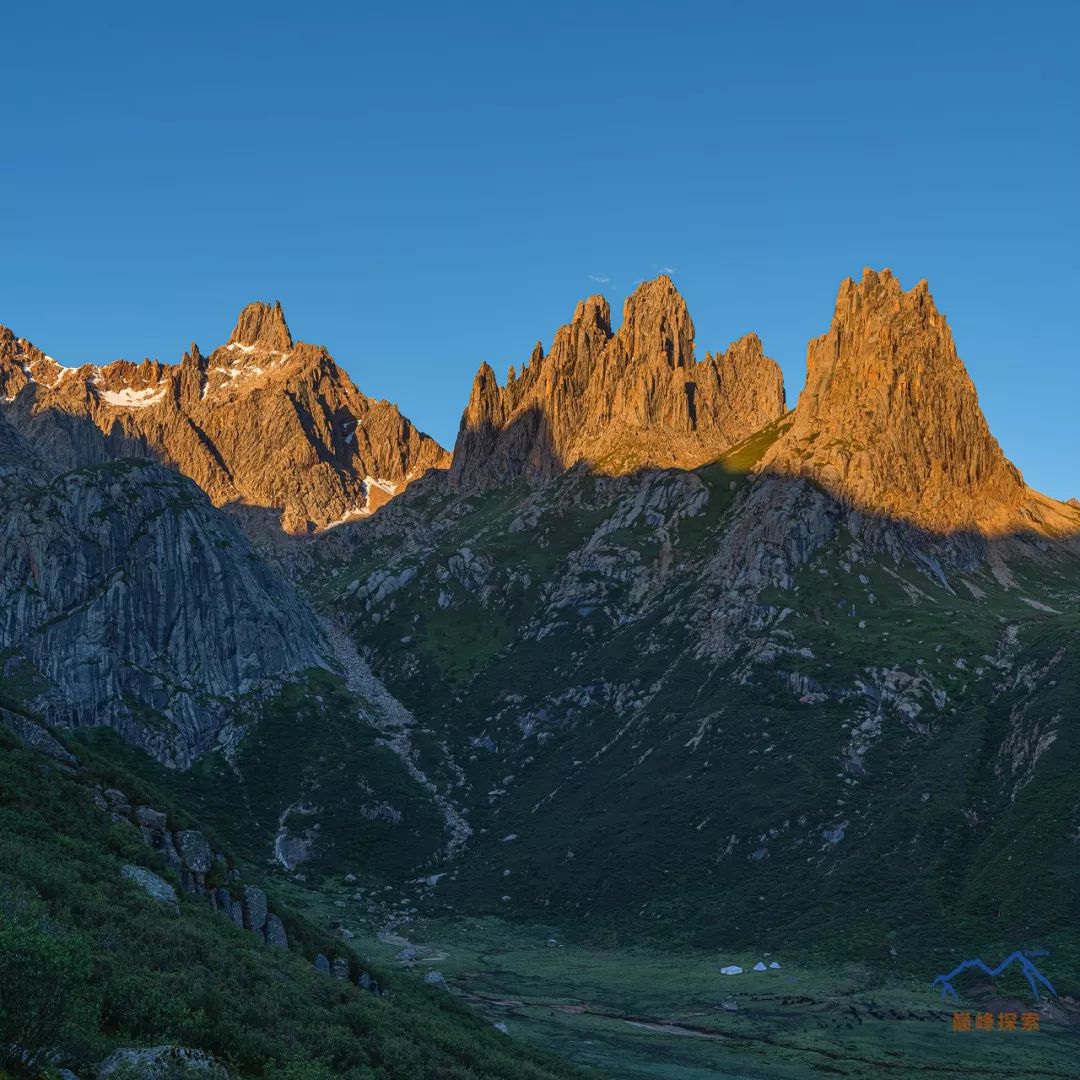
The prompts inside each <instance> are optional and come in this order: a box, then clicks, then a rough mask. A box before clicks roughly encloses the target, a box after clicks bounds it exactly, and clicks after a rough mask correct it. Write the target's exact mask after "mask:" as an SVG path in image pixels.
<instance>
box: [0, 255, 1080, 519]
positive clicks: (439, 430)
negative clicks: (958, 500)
mask: <svg viewBox="0 0 1080 1080" xmlns="http://www.w3.org/2000/svg"><path fill="white" fill-rule="evenodd" d="M672 270H673V268H663V269H662V272H661V273H660V274H658V275H657V277H656V279H655V280H656V281H662V280H666V281H669V282H670V284H671V285H672V287H673V289H674V292H675V295H676V296H677V297H679V298H680V302H681V298H682V293H681V290H680V289H679V287H678V284H677V282H674V281H672V280H671V277H670V275H669V273H668V271H672ZM863 272H864V273H867V272H870V271H869V268H866V267H864V270H863ZM883 273H884V274H886V275H890V274H891V273H892V272H891V270H889V269H885V270H883ZM856 280H857V278H856ZM926 283H927V278H926V277H925V276H923V277H921V278H919V284H920V286H922V285H925V284H926ZM591 284H593V285H594V286H596V287H595V288H594V289H592V290H589V291H588V292H583V293H582V296H581V297H580V298H579V300H578V301H577V303H578V308H579V310H580V308H581V305H582V304H583V303H593V302H596V301H599V302H601V303H603V304H608V298H607V293H608V292H611V291H612V289H611V283H610V282H604V283H599V282H595V281H594V282H592V283H591ZM648 284H650V282H649V281H648V280H642V281H637V282H635V283H634V286H635V288H634V292H635V293H636V292H638V291H639V290H640V288H641V287H642V286H645V285H648ZM914 285H915V282H913V281H912V282H910V283H909V287H911V286H914ZM628 295H630V294H628ZM286 308H287V305H286V304H283V303H282V302H281V300H280V299H278V298H276V297H274V298H259V299H257V300H252V301H250V302H249V303H247V304H246V305H245V306H244V307H243V310H242V311H241V314H240V320H241V323H242V322H243V320H244V319H245V318H246V317H247V313H248V312H255V311H257V310H258V309H264V310H265V311H267V312H270V311H271V310H273V311H276V312H277V317H278V318H279V319H280V321H281V324H282V326H283V327H284V330H283V332H284V334H285V335H286V336H288V335H289V333H290V331H289V327H288V326H286V325H285V323H284V320H285V314H284V312H285V309H286ZM608 310H609V311H610V314H609V315H607V316H606V318H607V321H608V322H609V324H610V331H608V332H609V333H611V334H613V335H618V333H619V331H620V329H621V327H622V324H623V319H622V318H621V317H619V315H618V314H617V313H618V312H619V311H621V305H618V306H616V307H614V308H611V305H609V304H608ZM945 310H946V316H947V315H948V312H947V309H945ZM227 322H228V320H225V322H223V324H222V325H227ZM950 324H951V320H950ZM0 325H5V324H3V322H2V321H0ZM6 325H8V326H11V327H12V328H13V330H15V329H16V328H17V327H18V326H19V325H20V324H19V323H18V322H16V321H15V320H12V321H11V322H9V323H7V324H6ZM240 325H241V324H239V323H238V325H237V328H236V329H235V330H234V332H233V334H232V335H231V336H230V337H229V339H228V341H229V343H230V344H229V345H228V346H227V347H229V348H232V349H235V348H237V347H238V346H237V344H235V343H236V342H238V341H239V337H238V336H237V335H238V333H239V329H240ZM693 329H694V327H693V325H691V331H693ZM823 330H824V326H822V327H820V328H819V329H818V330H816V331H815V332H814V333H812V334H811V335H809V336H808V338H807V342H808V344H807V346H806V348H807V349H810V348H812V346H813V342H814V340H815V339H816V338H817V337H818V336H819V334H820V333H821V332H822V331H823ZM271 332H272V331H271ZM241 336H242V335H241ZM249 336H250V335H249ZM741 336H742V337H746V336H749V337H753V338H755V339H757V338H758V334H757V333H756V331H755V328H753V327H749V328H747V331H746V333H745V334H744V335H741ZM220 337H222V335H221V334H220V332H219V333H218V334H217V335H216V336H215V335H212V336H211V337H209V338H207V339H206V340H216V339H217V338H220ZM314 337H315V340H319V339H318V338H317V336H314ZM553 337H554V331H553V330H551V329H550V328H549V330H548V331H547V333H546V336H545V335H541V336H540V338H539V340H538V341H536V343H535V345H534V351H535V349H536V348H539V349H541V351H542V352H544V351H548V350H549V349H550V348H551V345H552V342H553ZM296 339H297V341H298V342H302V341H303V340H306V339H303V338H301V337H300V336H297V337H296ZM697 339H698V343H699V347H698V349H697V359H698V361H699V362H700V361H703V360H704V359H705V358H706V352H707V351H708V350H710V349H715V348H716V347H719V346H720V344H721V342H719V341H717V340H716V339H715V338H713V337H712V336H711V335H710V334H709V333H707V332H706V333H702V332H701V331H700V329H699V330H698V332H697ZM18 340H22V341H26V342H27V343H28V344H32V345H34V346H36V347H37V348H38V349H40V351H41V352H43V353H44V354H45V356H46V358H47V359H48V360H51V361H54V362H55V363H56V364H57V365H59V367H60V368H66V369H68V370H71V371H75V370H78V368H80V367H83V366H85V365H91V366H93V367H94V368H96V369H100V368H109V369H110V370H113V368H112V365H117V366H132V365H138V364H147V363H149V364H151V365H154V364H157V365H164V366H166V367H168V365H171V364H177V363H179V360H180V355H181V354H182V355H183V357H184V360H185V362H186V361H187V358H188V352H189V349H196V355H198V354H197V345H198V339H197V338H196V339H192V340H191V345H190V347H189V349H182V350H178V354H177V358H176V359H175V360H173V359H169V358H168V357H167V356H166V357H161V356H150V355H147V356H145V357H143V358H141V359H138V360H137V359H136V358H135V357H134V356H129V357H116V358H113V359H110V360H101V359H90V358H86V355H87V351H88V350H86V349H79V350H76V352H77V354H78V355H79V356H81V357H84V359H80V360H78V361H74V360H73V359H72V358H71V357H65V356H64V355H61V354H60V350H58V349H56V348H55V346H52V345H51V344H49V343H46V344H45V345H44V346H43V345H42V339H41V338H40V337H35V336H34V335H32V334H27V335H26V336H25V337H20V338H19V339H18ZM290 343H291V339H290ZM732 343H733V345H734V344H735V341H734V339H732ZM271 344H275V342H271ZM694 344H695V343H694V342H693V341H692V340H691V342H690V347H691V349H693V346H694ZM285 347H287V346H285V345H283V346H282V348H285ZM757 347H758V348H763V350H764V354H765V356H768V357H772V354H771V353H770V351H769V349H768V345H767V342H759V344H758V346H757ZM304 348H305V349H311V348H314V349H316V350H321V351H322V352H323V353H324V354H325V355H331V356H333V349H332V348H329V347H327V346H326V345H322V344H320V345H304ZM271 351H272V352H273V350H271ZM279 355H280V354H279ZM961 358H962V360H963V363H964V366H965V367H966V368H967V369H968V370H969V372H972V375H973V378H974V381H975V384H976V386H977V387H978V390H979V406H980V408H981V409H982V412H983V413H984V414H985V415H986V416H987V420H988V422H989V424H990V429H991V430H992V431H993V432H994V434H995V435H998V434H999V432H998V428H997V427H996V426H995V423H994V418H993V416H992V414H991V413H990V411H989V410H988V409H987V406H986V403H985V400H984V399H983V395H982V390H983V386H982V384H981V383H980V381H979V379H978V375H977V370H978V367H977V364H976V365H975V366H974V367H973V365H972V364H971V362H970V360H969V358H968V356H967V354H966V350H961ZM334 359H336V360H337V364H338V366H339V367H340V368H341V369H342V371H344V372H345V374H346V375H347V376H348V377H350V378H351V379H352V382H353V384H354V387H355V388H357V389H359V390H360V392H361V393H360V396H361V398H366V399H369V400H371V401H373V402H375V403H377V404H379V405H388V406H390V407H391V410H392V412H393V413H394V414H395V415H396V414H397V412H398V410H400V413H401V415H402V416H403V417H404V418H405V423H406V424H409V422H410V421H411V422H412V423H413V424H415V428H416V431H417V433H418V435H419V437H420V438H421V439H424V438H429V439H433V440H434V441H435V443H437V444H438V445H439V446H441V447H442V448H444V449H445V450H446V451H447V461H448V460H449V459H450V456H451V455H452V454H453V452H454V450H455V443H456V442H457V441H458V438H459V435H460V431H459V427H460V424H461V423H463V422H464V413H465V412H467V409H468V392H467V389H466V388H467V386H468V382H467V381H466V382H464V383H463V387H462V389H463V390H464V392H463V393H462V395H461V404H460V406H458V405H456V403H455V402H453V401H452V400H447V401H446V402H445V404H444V407H443V410H442V414H443V415H442V419H441V422H440V423H439V424H436V425H431V424H426V423H425V422H424V421H423V420H422V419H419V418H417V417H416V415H415V412H414V410H413V409H412V407H411V404H410V401H409V400H408V396H406V397H405V398H404V399H402V400H391V399H387V398H381V397H379V396H378V395H377V394H370V393H369V387H368V384H369V383H370V382H372V381H375V382H378V379H377V378H373V376H375V375H376V374H377V373H376V372H374V371H372V370H370V368H369V365H366V364H364V362H363V361H362V360H361V361H357V360H356V359H355V358H348V357H344V358H343V357H340V356H336V357H334ZM774 359H775V358H774ZM283 362H284V361H282V363H283ZM528 362H529V357H528V353H527V351H524V350H523V351H522V353H520V354H519V356H518V358H517V359H514V360H510V361H509V362H508V364H507V365H506V366H505V367H503V368H502V369H501V370H500V369H499V368H498V367H496V366H495V365H493V364H491V363H490V362H489V361H488V360H486V359H485V360H483V361H482V362H481V364H480V366H481V368H482V369H484V368H489V369H490V368H493V370H492V375H491V377H492V378H493V380H494V385H497V386H498V387H499V388H501V389H505V387H506V385H507V374H506V372H507V368H509V369H512V370H515V371H517V372H518V373H519V375H520V374H523V373H524V371H525V370H526V369H527V366H528ZM770 362H771V361H770ZM776 362H777V363H778V364H779V368H780V371H781V372H782V375H783V393H784V396H785V398H786V409H787V410H788V411H789V412H790V411H791V410H793V409H794V408H795V407H796V404H797V403H798V400H799V397H800V395H802V393H803V391H804V389H806V374H805V373H806V367H805V353H804V360H803V362H802V366H801V368H800V369H799V378H798V381H797V383H794V384H793V382H792V377H791V368H792V365H791V364H790V363H789V364H784V363H783V362H781V361H779V360H777V361H776ZM331 363H333V361H331ZM358 369H359V371H358ZM217 370H223V369H217ZM256 370H259V369H256ZM473 370H474V371H475V365H474V367H473ZM0 389H2V387H0ZM474 393H475V388H474ZM122 411H124V410H122ZM999 441H1002V442H1003V443H1004V440H999ZM1062 441H1067V440H1062ZM1056 444H1057V441H1056V440H1055V439H1054V437H1053V436H1051V437H1050V438H1049V439H1048V440H1047V442H1046V443H1044V444H1043V448H1045V447H1046V446H1054V445H1056ZM1004 449H1005V453H1006V457H1007V458H1008V459H1009V460H1011V461H1014V463H1015V464H1016V465H1017V466H1018V467H1019V468H1020V470H1021V473H1022V474H1023V476H1024V479H1025V480H1026V481H1027V482H1028V484H1029V485H1030V486H1031V487H1033V488H1035V489H1036V490H1038V491H1042V492H1043V493H1044V494H1048V495H1050V496H1051V497H1052V498H1055V499H1057V500H1059V501H1061V502H1065V501H1068V500H1069V499H1072V498H1075V497H1076V486H1075V485H1073V486H1071V487H1070V486H1069V484H1070V482H1071V476H1072V473H1071V470H1068V469H1063V470H1062V471H1061V475H1062V476H1063V479H1062V480H1061V481H1060V485H1061V486H1060V487H1058V488H1057V489H1056V490H1054V489H1048V488H1047V487H1045V486H1040V484H1039V482H1038V480H1037V479H1034V478H1033V477H1032V476H1031V475H1030V470H1029V468H1028V467H1027V462H1026V460H1025V458H1024V455H1023V453H1021V454H1020V455H1019V456H1014V455H1012V454H1010V453H1009V448H1008V446H1007V445H1005V446H1004ZM412 453H413V454H415V451H413V452H412ZM425 453H428V454H429V456H428V458H427V459H425V460H427V461H428V462H429V463H431V464H434V463H435V458H434V456H431V455H433V454H434V451H431V452H427V451H425ZM418 460H419V459H418ZM444 464H445V463H444ZM1039 471H1040V470H1038V469H1037V468H1036V473H1038V472H1039ZM402 475H404V472H402ZM410 475H411V474H410ZM417 475H419V473H417ZM391 479H392V481H393V482H395V483H396V482H397V481H398V479H399V478H398V477H397V476H395V477H393V478H391ZM200 482H201V483H202V484H203V486H204V487H205V486H206V483H205V481H200ZM380 483H381V481H380ZM378 494H379V496H380V497H379V500H378V502H380V503H381V502H382V501H383V499H384V497H385V493H383V492H378ZM390 494H391V495H392V494H393V492H392V491H391V492H390ZM355 501H356V500H355V499H354V500H353V502H355ZM357 505H359V506H362V505H363V499H362V498H361V499H360V502H359V503H358V504H357ZM371 505H376V504H375V503H372V504H371ZM320 524H322V523H320Z"/></svg>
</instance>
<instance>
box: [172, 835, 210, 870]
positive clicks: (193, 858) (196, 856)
mask: <svg viewBox="0 0 1080 1080" xmlns="http://www.w3.org/2000/svg"><path fill="white" fill-rule="evenodd" d="M176 847H177V849H178V850H179V852H180V861H181V862H182V863H183V864H184V866H185V867H186V868H187V869H188V870H191V871H193V872H194V873H196V874H205V873H206V872H207V871H208V870H209V869H210V864H211V862H212V861H213V855H212V854H211V852H210V845H209V844H208V843H207V842H206V837H205V836H203V834H202V833H200V832H196V831H195V830H194V829H182V830H181V831H180V832H178V833H177V834H176Z"/></svg>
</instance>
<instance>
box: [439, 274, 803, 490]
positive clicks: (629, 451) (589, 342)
mask: <svg viewBox="0 0 1080 1080" xmlns="http://www.w3.org/2000/svg"><path fill="white" fill-rule="evenodd" d="M783 412H784V384H783V377H782V375H781V372H780V369H779V367H778V366H777V365H776V364H775V363H774V362H773V361H772V360H770V359H768V358H767V357H766V356H765V355H764V353H763V352H762V348H761V342H760V341H759V340H758V338H757V336H756V335H755V334H749V335H747V336H746V337H744V338H742V339H740V340H739V341H737V342H735V343H734V344H733V345H732V346H731V347H730V348H729V349H728V350H727V352H724V353H717V354H715V355H713V354H706V356H705V358H704V359H703V360H701V361H697V360H695V357H694V324H693V322H692V321H691V319H690V314H689V312H688V311H687V309H686V304H685V302H684V301H683V298H682V297H681V296H680V295H679V293H678V291H677V290H676V288H675V286H674V284H673V283H672V281H671V279H670V278H668V277H666V276H662V277H659V278H657V279H656V280H654V281H648V282H645V283H643V284H642V285H640V286H639V287H638V289H637V290H636V291H635V292H634V293H633V295H632V296H630V297H629V298H628V299H627V301H626V304H625V307H624V309H623V322H622V326H621V327H620V328H619V330H618V332H617V333H615V334H612V331H611V322H610V308H609V306H608V302H607V301H606V300H605V299H604V298H603V297H602V296H592V297H589V298H588V299H587V300H584V301H582V302H581V303H579V304H578V306H577V309H576V310H575V312H574V317H573V319H572V320H571V322H570V323H569V324H567V325H566V326H563V327H561V328H560V329H559V330H558V331H557V332H556V334H555V338H554V341H553V342H552V346H551V351H550V353H548V354H547V355H546V356H545V355H544V353H543V350H542V348H541V347H540V346H539V345H537V346H536V348H535V349H534V351H533V354H532V357H531V359H530V360H529V363H528V364H527V365H526V366H525V367H524V368H523V370H522V371H521V374H520V375H515V372H514V370H513V369H511V371H510V374H509V377H508V379H507V382H506V385H505V386H502V387H500V386H499V385H498V384H497V382H496V379H495V374H494V372H493V371H492V370H491V368H490V367H489V366H488V365H487V364H485V365H484V366H483V367H481V369H480V371H479V372H478V374H477V376H476V379H475V381H474V383H473V389H472V394H471V396H470V398H469V403H468V405H467V407H466V409H465V413H464V415H463V416H462V420H461V429H460V432H459V434H458V439H457V444H456V446H455V448H454V463H453V466H452V468H451V475H450V478H451V483H452V484H453V485H454V486H456V487H458V488H461V489H467V490H483V489H487V488H493V487H498V486H500V485H502V484H506V483H509V482H511V481H513V480H516V479H518V478H524V479H526V480H529V481H534V482H535V481H543V480H546V479H550V478H551V477H553V476H556V475H558V474H559V473H561V472H563V471H564V470H565V469H567V468H569V467H570V466H572V465H574V464H576V463H578V462H587V463H589V464H590V465H591V466H592V467H593V468H595V469H596V470H597V471H600V472H605V473H622V472H630V471H632V470H634V469H636V468H641V467H648V466H660V467H666V466H672V467H677V468H694V467H696V466H698V465H701V464H702V463H704V462H706V461H710V460H713V459H714V458H716V457H718V456H719V455H720V454H722V453H723V452H724V451H725V450H727V449H729V448H730V447H731V446H733V445H734V444H735V443H738V442H740V441H742V440H743V439H745V438H746V437H747V436H748V435H750V434H752V433H753V432H754V431H757V430H758V429H760V428H762V427H764V426H765V425H766V424H768V423H770V422H771V421H773V420H775V419H777V418H778V417H780V416H781V415H783Z"/></svg>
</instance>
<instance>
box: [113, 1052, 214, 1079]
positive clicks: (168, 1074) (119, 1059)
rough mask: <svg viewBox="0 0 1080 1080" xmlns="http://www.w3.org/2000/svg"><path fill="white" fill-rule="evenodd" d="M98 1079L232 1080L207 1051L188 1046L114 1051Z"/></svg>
mask: <svg viewBox="0 0 1080 1080" xmlns="http://www.w3.org/2000/svg"><path fill="white" fill-rule="evenodd" d="M97 1075H98V1080H108V1078H109V1077H111V1076H115V1077H116V1080H121V1078H123V1080H135V1078H136V1077H137V1078H138V1080H188V1078H192V1080H194V1078H195V1077H198V1080H229V1074H228V1072H227V1071H226V1070H225V1068H224V1067H223V1066H222V1065H221V1064H220V1063H219V1062H218V1061H217V1060H216V1059H215V1058H213V1057H212V1056H211V1055H210V1054H208V1053H206V1052H205V1051H204V1050H191V1049H189V1048H188V1047H186V1046H148V1047H142V1048H135V1047H124V1048H121V1049H119V1050H114V1051H113V1052H112V1053H111V1054H110V1055H109V1056H108V1057H107V1058H106V1059H105V1060H104V1061H103V1062H102V1063H101V1068H100V1069H98V1074H97Z"/></svg>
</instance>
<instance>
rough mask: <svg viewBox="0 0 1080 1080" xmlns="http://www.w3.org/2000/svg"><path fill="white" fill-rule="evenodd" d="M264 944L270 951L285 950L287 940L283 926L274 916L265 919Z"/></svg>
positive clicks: (287, 945)
mask: <svg viewBox="0 0 1080 1080" xmlns="http://www.w3.org/2000/svg"><path fill="white" fill-rule="evenodd" d="M266 944H267V945H269V946H270V948H271V949H287V948H288V947H289V938H288V935H287V934H286V933H285V925H284V923H282V921H281V920H280V919H279V918H278V917H277V916H276V915H267V917H266Z"/></svg>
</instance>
